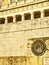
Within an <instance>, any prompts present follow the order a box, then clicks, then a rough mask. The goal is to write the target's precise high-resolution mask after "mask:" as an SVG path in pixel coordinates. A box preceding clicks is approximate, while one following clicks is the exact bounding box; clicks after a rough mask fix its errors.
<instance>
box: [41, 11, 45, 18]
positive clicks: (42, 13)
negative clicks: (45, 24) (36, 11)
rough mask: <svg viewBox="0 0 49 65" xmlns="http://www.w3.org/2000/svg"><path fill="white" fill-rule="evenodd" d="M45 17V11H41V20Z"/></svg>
mask: <svg viewBox="0 0 49 65" xmlns="http://www.w3.org/2000/svg"><path fill="white" fill-rule="evenodd" d="M43 17H44V11H43V10H41V18H43Z"/></svg>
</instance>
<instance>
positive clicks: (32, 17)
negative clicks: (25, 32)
mask: <svg viewBox="0 0 49 65" xmlns="http://www.w3.org/2000/svg"><path fill="white" fill-rule="evenodd" d="M32 19H34V14H33V12H31V20H32Z"/></svg>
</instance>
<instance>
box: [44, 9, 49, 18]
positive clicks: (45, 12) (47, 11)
mask: <svg viewBox="0 0 49 65" xmlns="http://www.w3.org/2000/svg"><path fill="white" fill-rule="evenodd" d="M44 16H45V17H48V16H49V9H46V10H44Z"/></svg>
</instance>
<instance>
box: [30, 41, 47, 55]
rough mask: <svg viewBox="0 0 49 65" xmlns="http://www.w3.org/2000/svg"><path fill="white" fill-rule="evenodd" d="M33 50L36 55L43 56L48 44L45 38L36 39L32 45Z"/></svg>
mask: <svg viewBox="0 0 49 65" xmlns="http://www.w3.org/2000/svg"><path fill="white" fill-rule="evenodd" d="M31 50H32V52H33V54H34V55H36V56H42V55H43V54H44V53H45V52H46V44H45V42H44V41H43V40H36V41H34V42H33V44H32V45H31Z"/></svg>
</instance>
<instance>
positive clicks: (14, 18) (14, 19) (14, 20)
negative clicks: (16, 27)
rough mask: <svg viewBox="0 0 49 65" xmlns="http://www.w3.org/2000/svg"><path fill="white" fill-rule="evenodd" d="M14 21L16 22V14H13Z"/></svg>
mask: <svg viewBox="0 0 49 65" xmlns="http://www.w3.org/2000/svg"><path fill="white" fill-rule="evenodd" d="M13 22H14V23H15V22H16V17H15V15H14V16H13Z"/></svg>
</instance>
